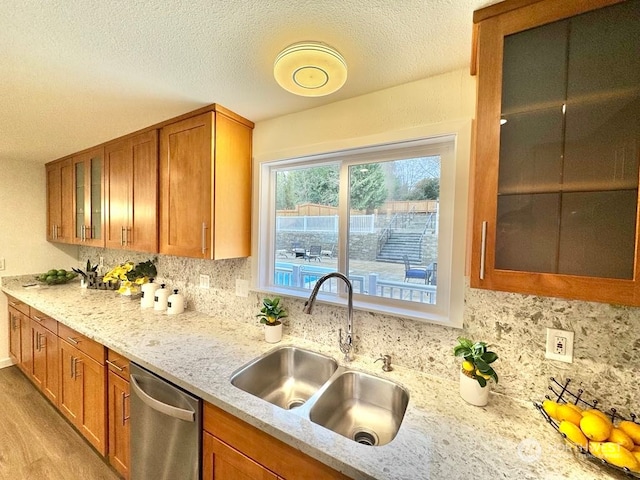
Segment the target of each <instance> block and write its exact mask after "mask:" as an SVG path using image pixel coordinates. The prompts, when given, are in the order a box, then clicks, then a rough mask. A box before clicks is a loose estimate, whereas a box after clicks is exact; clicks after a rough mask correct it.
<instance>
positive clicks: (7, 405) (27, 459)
mask: <svg viewBox="0 0 640 480" xmlns="http://www.w3.org/2000/svg"><path fill="white" fill-rule="evenodd" d="M118 479H119V476H118V475H117V474H116V473H115V472H114V471H113V470H111V468H110V467H109V466H108V465H107V464H106V463H105V461H104V460H103V459H102V458H101V457H100V456H99V455H98V454H97V453H96V452H95V451H94V450H93V449H92V448H91V447H90V446H89V445H88V444H87V443H86V442H85V441H84V440H83V439H82V438H81V437H80V435H79V434H78V432H76V430H74V429H73V427H72V426H71V425H70V424H69V423H67V421H66V420H65V419H64V418H62V416H61V415H60V414H59V413H58V412H57V411H56V410H55V408H54V407H53V406H52V405H51V404H50V403H49V402H48V401H47V400H45V399H44V397H43V396H42V395H41V394H40V393H39V392H38V391H37V390H36V388H35V387H34V386H33V384H31V382H30V381H29V380H27V378H26V377H25V376H24V375H23V374H22V373H21V372H20V370H18V367H15V366H13V367H8V368H3V369H0V480H118Z"/></svg>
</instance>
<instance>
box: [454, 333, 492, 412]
mask: <svg viewBox="0 0 640 480" xmlns="http://www.w3.org/2000/svg"><path fill="white" fill-rule="evenodd" d="M453 354H454V355H455V356H456V357H462V358H463V359H464V360H463V362H462V366H461V368H460V396H461V397H462V398H463V399H464V400H465V401H466V402H468V403H470V404H472V405H477V406H479V407H483V406H485V405H486V404H487V403H488V401H489V386H488V381H489V380H490V379H493V380H494V381H495V382H496V383H498V374H497V373H496V371H495V370H494V369H493V367H492V366H491V364H492V363H493V362H495V361H496V360H497V359H498V355H496V354H495V353H494V352H492V351H490V350H489V345H487V344H486V343H485V342H474V341H472V340H469V339H467V338H463V337H459V338H458V345H456V346H455V348H454V349H453Z"/></svg>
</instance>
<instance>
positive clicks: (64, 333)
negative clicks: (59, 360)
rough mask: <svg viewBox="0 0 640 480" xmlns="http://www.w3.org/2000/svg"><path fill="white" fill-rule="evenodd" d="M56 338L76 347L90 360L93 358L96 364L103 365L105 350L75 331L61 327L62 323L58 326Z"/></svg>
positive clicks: (64, 326)
mask: <svg viewBox="0 0 640 480" xmlns="http://www.w3.org/2000/svg"><path fill="white" fill-rule="evenodd" d="M58 336H59V337H60V338H61V339H62V340H64V341H66V342H68V343H70V344H71V345H73V346H74V347H76V348H77V349H78V350H80V351H81V352H83V353H86V354H87V355H89V356H90V357H91V358H93V359H94V360H95V361H96V362H98V363H100V364H101V365H104V363H105V362H104V361H105V356H106V355H105V348H104V346H103V345H102V344H100V343H98V342H96V341H95V340H91V339H90V338H88V337H85V336H84V335H82V334H80V333H78V332H76V331H75V330H73V329H71V328H69V327H67V326H66V325H63V324H62V323H60V324H58Z"/></svg>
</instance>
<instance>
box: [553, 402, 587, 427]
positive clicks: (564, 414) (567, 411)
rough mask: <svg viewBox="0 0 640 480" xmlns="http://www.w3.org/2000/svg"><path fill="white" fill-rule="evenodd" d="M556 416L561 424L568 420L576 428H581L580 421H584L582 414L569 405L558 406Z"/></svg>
mask: <svg viewBox="0 0 640 480" xmlns="http://www.w3.org/2000/svg"><path fill="white" fill-rule="evenodd" d="M556 414H557V417H556V418H557V420H559V421H561V422H562V421H563V420H567V421H569V422H571V423H573V424H574V425H576V426H579V425H580V420H582V413H579V412H577V411H576V410H574V409H573V408H572V407H571V406H570V404H568V403H563V404H561V405H558V408H557V409H556Z"/></svg>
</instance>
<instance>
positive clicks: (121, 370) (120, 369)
mask: <svg viewBox="0 0 640 480" xmlns="http://www.w3.org/2000/svg"><path fill="white" fill-rule="evenodd" d="M105 361H106V362H107V364H108V365H111V366H112V367H113V368H115V369H116V370H118V371H120V372H124V368H122V367H119V366H118V365H116V364H115V363H114V362H112V361H110V360H105Z"/></svg>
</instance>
